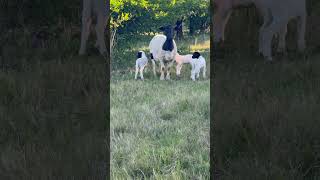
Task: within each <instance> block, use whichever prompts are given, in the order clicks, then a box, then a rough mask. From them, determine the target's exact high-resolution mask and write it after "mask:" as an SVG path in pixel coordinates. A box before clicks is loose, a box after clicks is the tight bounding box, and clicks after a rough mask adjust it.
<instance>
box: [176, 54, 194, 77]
mask: <svg viewBox="0 0 320 180" xmlns="http://www.w3.org/2000/svg"><path fill="white" fill-rule="evenodd" d="M175 60H176V63H177V66H176V73H177V76H180V74H181V68H182V65H183V64H190V63H191V61H192V54H187V55H180V54H179V53H177V54H176V57H175Z"/></svg>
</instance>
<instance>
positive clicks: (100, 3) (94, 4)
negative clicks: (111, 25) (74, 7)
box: [79, 0, 109, 55]
mask: <svg viewBox="0 0 320 180" xmlns="http://www.w3.org/2000/svg"><path fill="white" fill-rule="evenodd" d="M82 2H83V9H82V30H81V45H80V49H79V54H80V55H83V54H85V52H86V44H87V41H88V37H89V34H90V26H91V23H92V15H94V16H95V17H96V19H97V24H96V27H95V30H96V35H97V41H96V45H95V46H96V47H97V48H98V49H99V51H100V53H101V54H102V55H104V54H105V53H107V48H106V44H105V40H104V30H105V28H106V23H107V15H108V10H109V8H108V5H109V3H106V1H104V0H83V1H82Z"/></svg>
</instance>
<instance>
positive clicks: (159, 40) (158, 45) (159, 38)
mask: <svg viewBox="0 0 320 180" xmlns="http://www.w3.org/2000/svg"><path fill="white" fill-rule="evenodd" d="M166 39H167V37H166V36H165V35H155V36H154V37H153V38H152V40H151V41H150V44H149V49H150V53H152V55H153V58H154V59H151V62H152V66H153V74H154V75H156V68H155V61H159V62H160V72H161V76H160V80H164V71H163V69H165V70H166V72H167V76H166V79H170V67H171V66H172V65H173V63H174V59H175V56H176V53H177V45H176V43H175V41H174V40H173V46H174V48H173V50H172V51H164V50H162V46H163V44H164V42H165V41H166ZM164 60H166V61H170V62H169V63H168V64H166V65H165V64H164Z"/></svg>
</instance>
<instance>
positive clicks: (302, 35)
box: [297, 15, 306, 53]
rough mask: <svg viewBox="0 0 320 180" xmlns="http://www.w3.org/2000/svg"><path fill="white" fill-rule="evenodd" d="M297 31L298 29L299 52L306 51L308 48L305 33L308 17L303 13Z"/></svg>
mask: <svg viewBox="0 0 320 180" xmlns="http://www.w3.org/2000/svg"><path fill="white" fill-rule="evenodd" d="M297 31H298V50H299V52H301V53H302V52H304V50H305V48H306V43H305V33H306V17H305V15H302V16H300V17H299V19H298V23H297Z"/></svg>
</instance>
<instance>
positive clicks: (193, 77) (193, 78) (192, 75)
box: [190, 65, 195, 81]
mask: <svg viewBox="0 0 320 180" xmlns="http://www.w3.org/2000/svg"><path fill="white" fill-rule="evenodd" d="M191 67H192V69H191V76H190V78H191V79H192V80H193V81H195V68H194V65H191Z"/></svg>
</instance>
